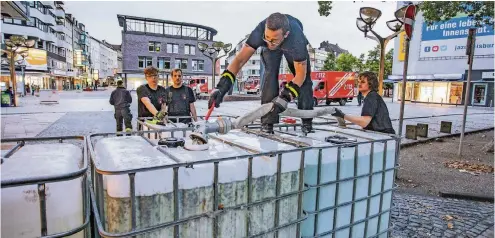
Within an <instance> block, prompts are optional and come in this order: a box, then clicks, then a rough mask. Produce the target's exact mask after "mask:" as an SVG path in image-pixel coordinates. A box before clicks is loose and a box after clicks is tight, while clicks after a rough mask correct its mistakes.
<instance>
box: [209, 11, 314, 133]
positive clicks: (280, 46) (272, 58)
mask: <svg viewBox="0 0 495 238" xmlns="http://www.w3.org/2000/svg"><path fill="white" fill-rule="evenodd" d="M308 44H309V42H308V40H307V39H306V36H305V35H304V33H303V26H302V24H301V22H300V21H299V20H298V19H296V18H294V17H292V16H290V15H286V14H281V13H273V14H271V15H270V16H269V17H268V18H267V19H265V20H263V21H262V22H260V23H259V24H258V26H257V27H256V28H255V29H254V30H253V31H252V32H251V34H250V35H249V38H248V39H247V41H246V44H245V45H244V46H243V47H242V49H241V50H240V51H239V53H238V54H237V55H236V56H235V58H234V60H233V61H232V63H231V64H229V66H228V67H227V70H225V71H224V72H223V73H222V75H221V76H222V77H221V78H220V82H219V83H218V84H217V86H216V89H215V90H214V91H213V92H212V93H211V95H210V100H209V102H208V107H211V105H212V104H213V103H215V107H219V106H220V103H221V102H222V100H223V97H224V96H225V94H226V93H227V92H228V91H229V90H230V88H231V87H232V85H233V84H234V82H235V75H236V74H237V73H238V72H239V70H240V69H241V68H242V66H244V64H245V63H246V62H247V61H248V60H249V58H250V57H251V56H252V55H253V53H254V52H255V51H256V49H257V48H258V47H263V49H262V52H261V62H262V64H263V66H264V74H263V80H262V81H263V85H262V88H261V103H262V104H265V103H269V102H274V107H273V108H272V111H271V112H270V113H269V114H267V115H265V116H264V117H262V118H261V123H262V130H263V131H265V132H267V133H273V124H275V123H278V122H279V116H278V114H279V113H281V112H283V111H284V110H285V109H286V108H285V107H284V106H283V104H285V105H286V103H282V104H281V103H278V102H282V101H280V100H284V101H286V102H290V101H292V99H294V98H297V99H298V104H297V106H298V108H299V109H303V110H312V109H313V105H314V104H313V103H314V102H313V90H312V88H311V86H312V83H311V66H310V63H309V62H308V61H309V54H308V48H307V45H308ZM282 55H283V56H285V58H286V59H287V62H288V65H289V69H290V71H291V72H292V73H293V74H294V79H293V80H292V81H291V82H289V83H288V84H286V86H285V87H284V88H283V89H282V91H281V92H280V94H279V84H278V73H279V68H280V62H281V60H282ZM277 96H278V97H277ZM302 130H303V132H305V133H308V132H311V130H312V119H311V118H307V119H303V127H302Z"/></svg>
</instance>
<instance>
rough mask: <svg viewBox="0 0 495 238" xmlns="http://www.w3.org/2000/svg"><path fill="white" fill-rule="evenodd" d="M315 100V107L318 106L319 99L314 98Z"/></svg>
mask: <svg viewBox="0 0 495 238" xmlns="http://www.w3.org/2000/svg"><path fill="white" fill-rule="evenodd" d="M313 100H314V106H315V107H316V106H318V99H316V98H313Z"/></svg>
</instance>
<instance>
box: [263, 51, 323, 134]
mask: <svg viewBox="0 0 495 238" xmlns="http://www.w3.org/2000/svg"><path fill="white" fill-rule="evenodd" d="M282 55H283V52H282V50H280V49H277V50H270V49H268V48H263V50H262V51H261V64H262V66H261V67H262V69H263V70H262V71H263V75H262V77H263V78H262V85H261V104H265V103H270V102H271V101H272V100H273V99H274V98H275V97H277V96H278V95H279V93H280V92H279V82H278V74H279V69H280V62H281V60H282ZM287 63H288V66H289V69H290V71H291V72H293V74H295V70H294V61H292V60H290V59H288V60H287ZM308 68H309V69H308V73H307V74H306V79H305V80H304V83H303V85H302V86H301V92H300V93H299V97H298V98H297V108H298V109H302V110H313V106H314V102H313V90H312V83H311V76H310V75H311V74H310V72H309V70H310V67H309V62H308ZM312 121H313V119H312V118H306V119H303V124H308V123H311V122H312ZM278 122H279V115H277V114H267V115H265V116H263V117H261V123H262V124H276V123H278Z"/></svg>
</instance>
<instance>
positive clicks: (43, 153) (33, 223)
mask: <svg viewBox="0 0 495 238" xmlns="http://www.w3.org/2000/svg"><path fill="white" fill-rule="evenodd" d="M82 162H83V151H82V149H81V148H80V147H78V146H76V145H73V144H68V143H53V144H27V145H24V146H23V147H21V148H20V149H19V150H18V151H17V152H15V153H14V154H13V155H12V156H10V157H9V158H6V159H4V160H3V163H2V165H1V167H2V175H1V177H2V182H5V181H8V180H21V179H30V178H31V179H32V178H36V177H45V176H62V175H65V174H68V173H72V172H76V171H78V170H79V169H80V166H81V164H82ZM82 189H83V186H82V178H76V179H73V180H68V181H61V182H52V183H46V184H45V191H46V192H45V194H46V199H45V201H46V224H47V234H48V235H51V234H56V233H61V232H67V231H70V230H72V229H75V228H77V227H80V226H81V225H82V224H83V219H84V214H83V193H82ZM1 206H2V207H1V210H2V230H1V236H2V237H16V238H18V237H19V238H24V237H26V238H32V237H40V236H41V212H40V197H39V194H38V185H24V186H15V187H7V188H2V203H1ZM70 237H83V231H81V232H79V233H77V234H74V235H72V236H70Z"/></svg>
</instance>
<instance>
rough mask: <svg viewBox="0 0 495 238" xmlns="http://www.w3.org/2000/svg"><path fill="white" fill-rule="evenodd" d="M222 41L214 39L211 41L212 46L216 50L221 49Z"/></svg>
mask: <svg viewBox="0 0 495 238" xmlns="http://www.w3.org/2000/svg"><path fill="white" fill-rule="evenodd" d="M223 45H224V44H223V42H221V41H216V42H213V45H212V46H213V48H214V49H215V50H216V51H217V52H218V51H221V50H222V48H223Z"/></svg>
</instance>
